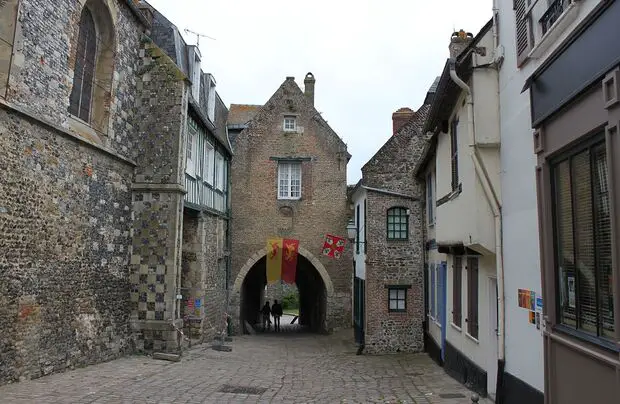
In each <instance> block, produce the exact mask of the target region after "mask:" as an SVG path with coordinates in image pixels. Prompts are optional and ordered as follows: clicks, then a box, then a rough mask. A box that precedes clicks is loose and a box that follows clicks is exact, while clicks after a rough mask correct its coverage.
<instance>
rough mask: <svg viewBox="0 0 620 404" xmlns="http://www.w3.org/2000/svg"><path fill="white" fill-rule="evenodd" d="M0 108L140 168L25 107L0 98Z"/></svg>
mask: <svg viewBox="0 0 620 404" xmlns="http://www.w3.org/2000/svg"><path fill="white" fill-rule="evenodd" d="M0 108H4V109H6V110H9V111H12V112H15V113H17V114H19V115H21V116H23V117H24V118H26V119H27V120H30V121H34V122H35V123H37V124H40V125H42V126H45V127H47V128H48V129H51V130H53V131H55V132H57V133H59V134H61V135H63V136H65V137H68V138H70V139H72V140H76V141H78V142H80V143H83V144H84V145H87V146H90V147H92V148H93V149H97V150H99V151H101V152H103V153H105V154H107V155H109V156H111V157H113V158H115V159H117V160H119V161H121V162H123V163H125V164H128V165H131V166H134V167H137V166H138V164H137V163H136V162H135V161H133V160H131V159H129V158H127V157H124V156H122V155H120V154H119V153H117V152H115V151H114V150H112V149H109V148H107V147H105V146H102V145H98V144H96V143H94V142H92V141H89V140H88V139H85V138H83V137H81V136H78V135H76V134H75V133H73V132H71V131H70V130H68V129H65V128H63V127H62V126H59V125H57V124H55V123H53V122H52V121H49V120H47V119H45V118H43V117H41V116H37V115H36V113H34V112H31V111H28V110H27V109H26V108H23V107H21V106H19V105H16V104H14V103H12V102H9V101H7V100H5V99H2V98H0Z"/></svg>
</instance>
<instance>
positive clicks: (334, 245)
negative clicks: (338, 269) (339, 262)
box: [323, 234, 346, 259]
mask: <svg viewBox="0 0 620 404" xmlns="http://www.w3.org/2000/svg"><path fill="white" fill-rule="evenodd" d="M345 243H346V240H345V239H344V238H343V237H336V236H334V235H331V234H326V235H325V243H323V255H327V256H328V257H330V258H336V259H338V258H340V256H341V255H342V252H343V251H344V245H345Z"/></svg>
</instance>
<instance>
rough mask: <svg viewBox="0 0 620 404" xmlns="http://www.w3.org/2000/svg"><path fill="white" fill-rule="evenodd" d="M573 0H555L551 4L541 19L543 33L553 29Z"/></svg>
mask: <svg viewBox="0 0 620 404" xmlns="http://www.w3.org/2000/svg"><path fill="white" fill-rule="evenodd" d="M573 1H574V0H555V1H554V2H553V3H551V4H550V5H549V8H548V9H547V11H545V14H543V16H542V17H541V18H540V20H539V22H540V26H541V28H542V34H543V35H545V34H546V33H547V31H549V30H550V29H551V27H552V26H553V24H555V22H556V21H557V20H558V18H560V16H561V15H562V14H564V11H566V9H567V8H568V6H570V4H571V3H572V2H573Z"/></svg>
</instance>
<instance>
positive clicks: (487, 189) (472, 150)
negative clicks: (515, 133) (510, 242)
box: [450, 59, 506, 397]
mask: <svg viewBox="0 0 620 404" xmlns="http://www.w3.org/2000/svg"><path fill="white" fill-rule="evenodd" d="M455 67H456V61H455V59H450V78H452V80H453V81H454V83H455V84H456V85H458V86H459V87H460V88H461V89H463V91H465V93H466V94H467V98H466V103H467V131H468V134H469V156H470V157H471V159H472V161H473V163H474V169H475V171H476V177H477V178H478V180H479V181H480V184H481V185H482V189H483V190H484V195H485V197H486V200H487V202H488V204H489V206H490V208H491V211H492V212H493V217H494V219H495V263H496V268H495V271H496V276H497V289H498V290H497V292H498V293H497V306H498V310H497V316H498V317H497V320H498V321H497V323H498V326H497V336H498V352H497V361H498V371H497V372H498V381H501V377H500V376H501V375H500V372H501V373H503V369H504V363H505V345H504V344H505V340H506V339H505V333H504V321H505V318H504V264H503V254H502V216H501V204H500V201H499V198H498V197H497V193H496V192H495V190H494V189H493V186H492V185H491V180H490V179H489V175H488V172H487V170H486V168H485V166H484V163H483V162H482V159H481V158H480V155H479V153H478V150H477V148H476V134H475V133H476V132H475V125H474V99H473V96H472V94H471V88H469V86H468V85H467V84H465V82H464V81H463V80H461V78H460V77H459V76H458V75H457V74H456V70H455ZM500 388H501V385H500V383H498V386H497V390H496V395H497V396H498V397H499V396H500Z"/></svg>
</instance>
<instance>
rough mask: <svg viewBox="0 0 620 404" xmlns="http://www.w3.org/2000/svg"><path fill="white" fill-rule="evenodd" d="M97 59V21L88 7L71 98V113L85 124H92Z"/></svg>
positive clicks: (80, 34)
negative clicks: (92, 102) (92, 101)
mask: <svg viewBox="0 0 620 404" xmlns="http://www.w3.org/2000/svg"><path fill="white" fill-rule="evenodd" d="M96 57H97V31H96V29H95V20H94V19H93V15H92V14H91V12H90V10H89V9H88V7H84V9H83V10H82V16H81V17H80V32H79V35H78V41H77V52H76V55H75V68H74V73H73V88H72V90H71V96H70V98H69V113H70V114H71V115H73V116H75V117H77V118H80V119H81V120H83V121H84V122H90V115H91V100H92V96H93V85H94V82H95V60H96Z"/></svg>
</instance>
